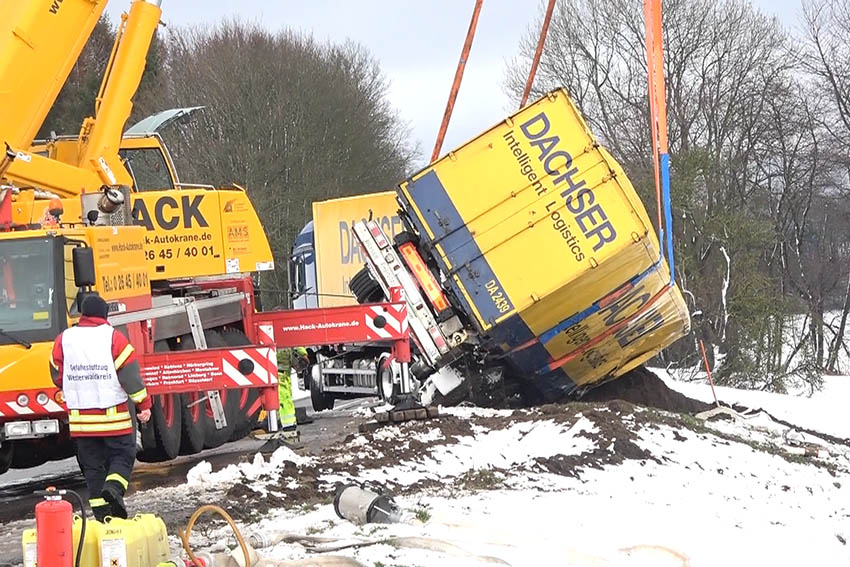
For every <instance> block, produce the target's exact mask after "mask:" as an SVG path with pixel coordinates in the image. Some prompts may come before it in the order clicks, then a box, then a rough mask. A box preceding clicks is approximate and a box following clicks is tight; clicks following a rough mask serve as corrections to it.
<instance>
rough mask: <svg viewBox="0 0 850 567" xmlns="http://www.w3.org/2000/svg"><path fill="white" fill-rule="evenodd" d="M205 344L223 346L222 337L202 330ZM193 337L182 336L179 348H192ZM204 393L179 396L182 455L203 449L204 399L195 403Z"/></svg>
mask: <svg viewBox="0 0 850 567" xmlns="http://www.w3.org/2000/svg"><path fill="white" fill-rule="evenodd" d="M204 337H205V338H206V340H207V346H208V347H210V348H219V347H223V346H225V344H224V339H222V338H221V336H220V335H219V334H218V333H216V332H215V331H204ZM194 349H195V339H194V338H193V337H192V336H191V335H188V336H184V337H182V340H181V341H180V350H194ZM205 395H206V394H204V392H189V393H186V394H183V395H182V396H181V400H180V401H181V404H182V406H183V425H182V427H181V431H180V453H181V454H183V455H194V454H196V453H200V452H201V451H203V449H204V444H205V442H206V436H207V435H206V433H207V423H206V419H205V413H206V411H205V407H206V406H207V405H208V404H207V402H206V400H204V401H202V402H200V403H195V402H197V401H198V400H200V399H201V398H203V397H204V396H205Z"/></svg>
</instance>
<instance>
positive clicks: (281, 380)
mask: <svg viewBox="0 0 850 567" xmlns="http://www.w3.org/2000/svg"><path fill="white" fill-rule="evenodd" d="M306 361H307V349H305V348H304V347H296V348H283V349H280V350H278V351H277V395H278V399H279V401H280V409H279V410H278V417H279V418H280V429H281V431H282V433H283V438H284V439H286V440H297V439H298V424H297V421H296V418H295V402H294V401H293V399H292V370H293V368H295V369H299V368H306V366H307V364H306Z"/></svg>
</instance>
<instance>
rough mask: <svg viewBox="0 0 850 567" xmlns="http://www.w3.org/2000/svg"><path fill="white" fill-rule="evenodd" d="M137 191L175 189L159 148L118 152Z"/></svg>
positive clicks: (127, 149)
mask: <svg viewBox="0 0 850 567" xmlns="http://www.w3.org/2000/svg"><path fill="white" fill-rule="evenodd" d="M118 154H119V155H120V156H121V159H122V160H124V166H125V167H126V168H127V171H129V172H130V176H131V177H132V178H133V187H134V188H135V189H136V191H162V190H164V189H174V181H173V179H172V178H171V171H170V170H169V169H168V164H167V163H166V161H165V156H164V155H163V153H162V151H160V150H159V148H125V149H122V150H120V151H119V152H118Z"/></svg>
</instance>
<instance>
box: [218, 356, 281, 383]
mask: <svg viewBox="0 0 850 567" xmlns="http://www.w3.org/2000/svg"><path fill="white" fill-rule="evenodd" d="M242 360H250V361H251V362H253V363H254V371H253V372H252V373H250V374H247V375H246V374H242V373H241V372H240V371H239V362H240V361H242ZM221 371H222V374H224V376H225V377H226V378H227V379H230V381H232V382H233V384H234V385H236V386H270V385H274V384H277V352H276V351H275V349H273V348H271V347H261V348H245V349H234V350H228V351H224V352H223V353H222V359H221Z"/></svg>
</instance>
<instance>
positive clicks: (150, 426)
mask: <svg viewBox="0 0 850 567" xmlns="http://www.w3.org/2000/svg"><path fill="white" fill-rule="evenodd" d="M169 350H171V347H170V346H169V344H168V342H167V341H157V342H156V344H154V352H165V351H169ZM152 402H153V405H152V407H151V418H150V421H148V422H147V423H146V424H142V423H139V424H137V426H138V427H139V431H140V433H141V437H142V450H141V451H139V453H138V454H137V455H136V458H137V459H139V460H140V461H142V462H146V463H158V462H162V461H170V460H171V459H174V458H176V457H177V455H179V454H180V429H181V427H182V421H183V418H182V416H183V406H182V404H181V401H180V396H179V395H177V394H163V395H159V396H154V397H153V399H152Z"/></svg>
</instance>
